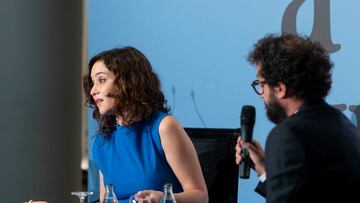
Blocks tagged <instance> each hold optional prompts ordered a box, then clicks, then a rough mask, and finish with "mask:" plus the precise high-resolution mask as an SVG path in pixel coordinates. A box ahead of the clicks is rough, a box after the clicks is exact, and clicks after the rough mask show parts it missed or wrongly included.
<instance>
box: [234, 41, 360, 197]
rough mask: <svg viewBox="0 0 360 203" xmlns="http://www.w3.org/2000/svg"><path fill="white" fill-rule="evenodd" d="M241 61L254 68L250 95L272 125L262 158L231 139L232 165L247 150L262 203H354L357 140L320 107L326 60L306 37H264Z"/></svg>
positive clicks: (338, 116) (257, 149)
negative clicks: (256, 98) (262, 106)
mask: <svg viewBox="0 0 360 203" xmlns="http://www.w3.org/2000/svg"><path fill="white" fill-rule="evenodd" d="M248 60H249V62H250V63H252V64H255V65H256V77H257V79H256V80H255V81H254V82H253V83H252V87H253V88H254V90H255V92H256V93H257V94H258V95H260V97H261V98H262V99H263V100H264V102H265V107H266V110H267V116H268V118H269V120H271V121H272V122H274V123H275V124H276V126H275V127H274V128H273V129H272V130H271V132H270V133H269V135H268V137H267V140H266V146H265V151H264V150H263V149H262V148H261V146H260V144H259V143H258V142H257V141H253V142H251V143H245V142H244V141H243V140H241V138H239V140H238V143H237V145H236V155H235V156H236V162H237V164H239V163H240V162H241V160H242V157H241V156H242V152H243V149H247V150H248V151H249V153H250V158H251V160H252V162H253V168H254V170H255V171H256V172H257V174H258V175H259V176H260V182H259V185H258V187H257V189H256V191H257V192H259V193H260V194H262V195H263V196H266V202H267V203H282V202H299V203H308V202H326V203H328V202H346V203H348V202H360V136H359V134H358V133H357V130H356V127H355V126H354V125H353V124H352V123H351V121H350V120H349V119H347V118H346V117H345V116H344V115H343V114H342V113H341V112H340V111H339V110H337V109H335V108H333V107H331V106H329V105H328V104H327V103H326V102H325V97H326V96H327V94H328V92H329V90H330V88H331V82H332V81H331V68H332V66H333V64H332V62H331V61H330V59H329V55H328V53H327V52H326V51H325V50H324V49H323V48H322V47H321V46H320V44H318V43H315V42H312V41H311V40H310V39H309V38H302V37H298V36H294V35H289V34H284V35H281V36H279V35H269V36H266V37H264V38H263V39H260V40H259V41H258V42H257V43H256V44H255V45H254V49H253V51H252V52H251V53H250V54H249V57H248Z"/></svg>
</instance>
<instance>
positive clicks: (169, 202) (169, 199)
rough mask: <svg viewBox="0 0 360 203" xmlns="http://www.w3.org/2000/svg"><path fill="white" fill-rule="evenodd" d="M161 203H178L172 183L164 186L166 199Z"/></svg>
mask: <svg viewBox="0 0 360 203" xmlns="http://www.w3.org/2000/svg"><path fill="white" fill-rule="evenodd" d="M160 203H176V200H175V197H174V193H173V191H172V184H171V183H166V184H165V185H164V197H163V198H162V199H161V200H160Z"/></svg>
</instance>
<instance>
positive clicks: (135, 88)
mask: <svg viewBox="0 0 360 203" xmlns="http://www.w3.org/2000/svg"><path fill="white" fill-rule="evenodd" d="M98 61H102V62H104V64H105V65H106V67H107V68H108V69H109V70H110V71H111V72H113V73H114V75H115V77H116V78H115V81H114V92H112V94H111V95H109V96H111V97H114V98H115V105H116V107H115V115H101V114H100V112H99V109H98V108H97V107H96V105H95V101H94V99H93V97H92V95H91V94H90V91H91V88H92V87H93V82H92V80H91V76H90V73H91V69H92V67H93V65H94V64H95V63H96V62H98ZM88 68H89V72H88V74H87V75H85V76H84V78H83V85H84V92H85V97H86V104H87V105H88V106H90V107H92V108H93V109H94V111H93V117H94V118H95V119H96V120H97V122H98V124H99V131H100V133H101V134H103V135H105V136H108V135H109V133H111V132H112V131H113V130H114V129H115V126H116V116H121V117H122V118H123V121H124V124H125V125H131V124H133V123H135V122H138V121H140V120H142V119H144V118H146V117H147V116H149V115H150V114H151V113H152V112H153V111H154V110H159V111H162V112H164V113H168V112H169V108H168V107H167V104H166V100H165V97H164V94H163V93H162V92H161V87H160V80H159V78H158V76H157V75H156V74H155V72H154V71H153V69H152V67H151V64H150V62H149V61H148V59H147V58H146V57H145V55H144V54H143V53H141V52H140V51H139V50H137V49H135V48H134V47H123V48H115V49H111V50H108V51H104V52H101V53H99V54H98V55H96V56H94V57H93V58H92V59H91V60H90V62H89V65H88Z"/></svg>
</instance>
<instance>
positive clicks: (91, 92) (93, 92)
mask: <svg viewBox="0 0 360 203" xmlns="http://www.w3.org/2000/svg"><path fill="white" fill-rule="evenodd" d="M97 92H98V91H97V90H96V87H95V85H93V87H92V88H91V90H90V95H91V96H94V95H95V94H97Z"/></svg>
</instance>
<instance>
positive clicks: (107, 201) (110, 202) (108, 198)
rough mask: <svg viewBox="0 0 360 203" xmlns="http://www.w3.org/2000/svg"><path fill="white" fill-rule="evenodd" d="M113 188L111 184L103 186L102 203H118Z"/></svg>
mask: <svg viewBox="0 0 360 203" xmlns="http://www.w3.org/2000/svg"><path fill="white" fill-rule="evenodd" d="M114 191H115V187H114V185H112V184H109V185H105V195H104V201H103V203H118V200H117V198H116V195H115V192H114Z"/></svg>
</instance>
